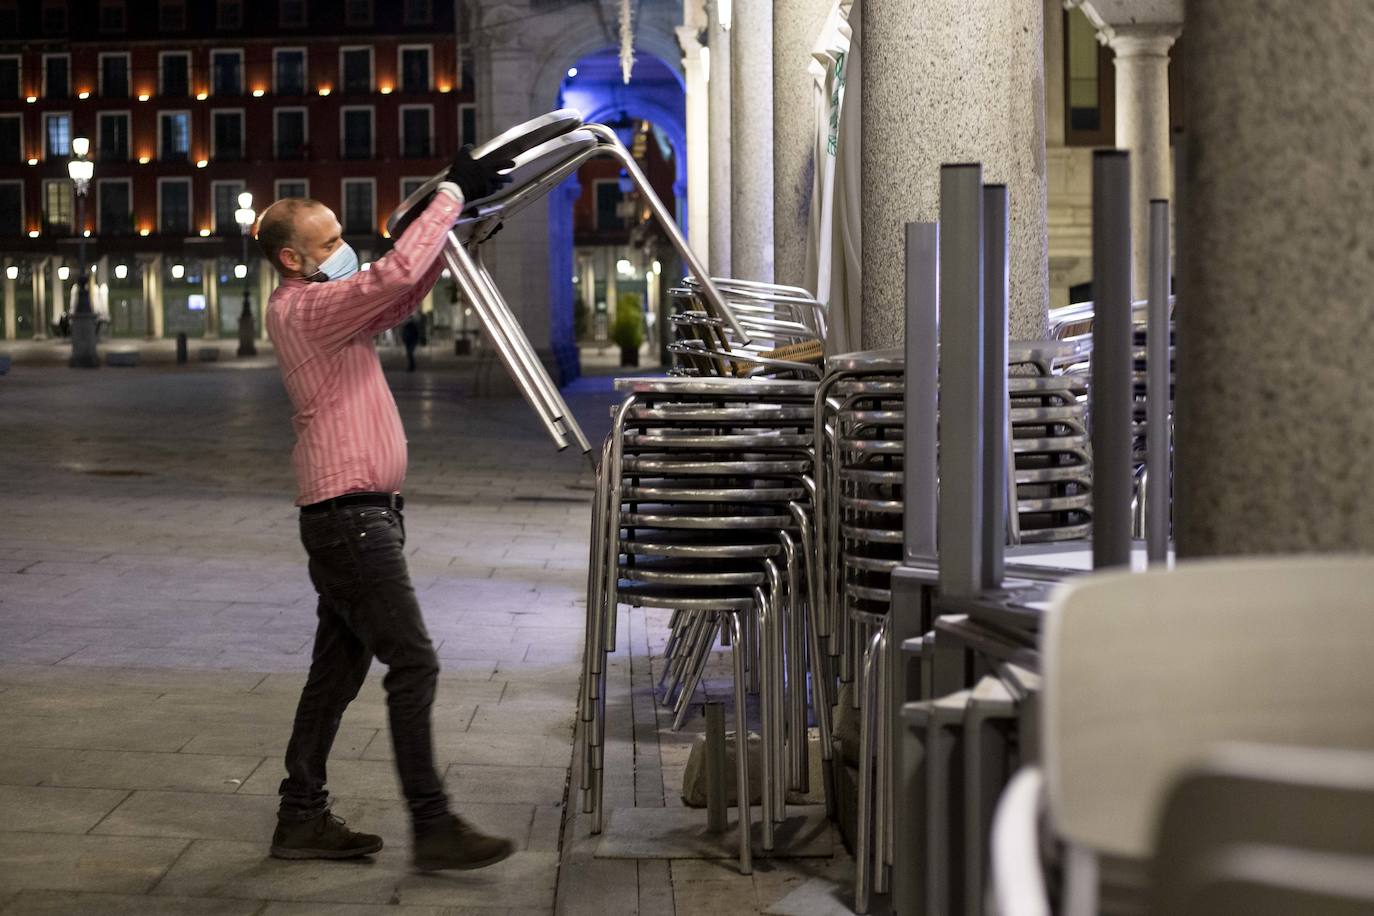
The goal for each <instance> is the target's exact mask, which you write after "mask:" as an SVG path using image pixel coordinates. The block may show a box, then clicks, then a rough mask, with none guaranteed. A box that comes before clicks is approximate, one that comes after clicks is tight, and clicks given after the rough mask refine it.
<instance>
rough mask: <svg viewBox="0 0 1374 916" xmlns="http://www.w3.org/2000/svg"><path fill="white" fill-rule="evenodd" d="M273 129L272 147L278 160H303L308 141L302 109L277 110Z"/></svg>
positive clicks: (306, 126)
mask: <svg viewBox="0 0 1374 916" xmlns="http://www.w3.org/2000/svg"><path fill="white" fill-rule="evenodd" d="M275 122H276V123H275V125H274V127H273V138H274V139H273V142H272V146H273V148H274V150H275V151H276V157H277V158H278V159H304V158H305V144H306V141H307V140H308V139H309V130H308V122H307V121H306V113H305V109H304V108H278V109H277V110H276V118H275Z"/></svg>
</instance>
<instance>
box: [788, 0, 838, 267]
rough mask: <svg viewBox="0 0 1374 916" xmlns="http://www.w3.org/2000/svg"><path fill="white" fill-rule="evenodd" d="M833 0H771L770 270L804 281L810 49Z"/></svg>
mask: <svg viewBox="0 0 1374 916" xmlns="http://www.w3.org/2000/svg"><path fill="white" fill-rule="evenodd" d="M831 5H832V0H773V275H774V277H775V278H776V280H777V282H779V283H785V284H788V285H790V286H805V285H806V284H805V280H806V236H807V232H808V230H809V228H810V227H809V225H808V224H809V221H810V217H811V184H812V180H813V178H814V176H815V172H816V163H815V147H816V119H815V118H814V117H813V116H812V112H813V111H814V110H815V105H816V103H815V99H814V97H813V96H814V90H813V88H812V87H813V86H814V85H815V80H814V78H813V77H812V76H811V70H810V64H811V49H812V48H813V47H815V44H816V39H817V38H819V37H820V34H821V29H822V28H823V27H824V26H825V20H826V17H827V16H828V15H830V7H831Z"/></svg>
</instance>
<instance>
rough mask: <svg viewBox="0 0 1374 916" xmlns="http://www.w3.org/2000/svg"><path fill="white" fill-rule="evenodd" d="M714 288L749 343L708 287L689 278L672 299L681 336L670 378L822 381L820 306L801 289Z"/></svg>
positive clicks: (719, 281) (736, 284) (724, 283)
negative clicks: (709, 294)
mask: <svg viewBox="0 0 1374 916" xmlns="http://www.w3.org/2000/svg"><path fill="white" fill-rule="evenodd" d="M713 282H714V285H715V287H716V289H717V290H719V291H720V293H721V295H722V297H724V299H725V301H726V302H727V303H728V306H729V309H730V311H731V312H732V313H733V314H734V315H735V318H736V321H737V323H738V325H739V326H740V327H741V328H742V329H743V330H744V331H745V332H746V334H747V335H748V339H741V335H738V334H736V333H734V331H733V329H732V327H731V325H730V323H729V322H728V321H727V320H726V318H725V317H724V316H723V315H721V314H719V312H718V310H717V309H716V307H715V305H714V304H713V303H712V302H711V300H710V299H709V298H708V297H706V296H705V295H704V293H705V289H704V287H703V285H702V284H701V283H700V282H699V281H697V280H696V279H695V278H692V277H687V278H686V279H684V280H683V283H682V286H680V287H678V288H676V289H672V290H669V293H668V295H669V301H670V303H672V305H673V308H674V312H673V314H672V316H671V317H670V319H669V320H670V321H671V322H672V325H673V328H674V331H675V333H676V336H677V339H676V340H674V341H673V342H672V343H670V344H669V345H668V350H669V352H670V353H672V354H673V355H674V359H675V360H676V362H677V365H676V366H675V367H674V369H673V370H672V372H671V374H674V375H688V376H710V375H721V376H727V377H756V376H761V375H767V376H772V377H779V376H786V377H793V378H811V379H819V378H820V375H821V369H820V361H821V354H822V345H821V341H822V340H823V339H824V337H825V307H824V306H823V305H822V304H821V303H819V302H817V301H816V299H815V298H814V297H813V296H811V295H810V294H809V293H807V292H806V290H804V289H799V288H797V287H791V286H779V285H776V284H770V283H756V282H750V281H744V280H736V279H726V278H720V277H716V278H714V280H713Z"/></svg>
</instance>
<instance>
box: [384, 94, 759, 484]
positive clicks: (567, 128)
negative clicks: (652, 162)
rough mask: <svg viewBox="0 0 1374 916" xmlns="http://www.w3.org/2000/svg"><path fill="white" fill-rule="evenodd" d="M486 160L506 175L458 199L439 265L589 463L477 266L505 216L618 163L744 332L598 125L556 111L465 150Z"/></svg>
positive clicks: (418, 196)
mask: <svg viewBox="0 0 1374 916" xmlns="http://www.w3.org/2000/svg"><path fill="white" fill-rule="evenodd" d="M489 156H490V157H493V158H495V159H497V160H503V159H509V160H513V161H514V162H515V168H514V169H512V170H511V171H510V173H509V176H510V179H511V181H510V183H509V184H508V185H507V186H506V187H504V188H502V189H501V190H499V191H497V192H496V193H495V194H492V195H491V196H489V197H486V198H483V199H481V200H473V201H467V202H465V204H464V207H463V213H462V216H461V217H460V218H459V220H458V223H457V224H456V225H455V226H454V228H453V229H452V231H450V232H449V235H448V241H447V243H446V244H445V246H444V250H443V258H444V262H445V264H446V265H447V267H448V268H449V270H450V271H451V272H452V274H453V277H454V280H455V281H456V282H457V283H458V288H459V289H460V290H461V291H462V293H463V297H464V298H465V299H466V300H467V301H468V302H469V303H470V304H471V305H472V307H473V309H474V310H475V311H476V312H477V316H478V319H479V320H480V321H481V323H482V327H483V330H484V331H485V332H486V335H487V339H488V340H490V341H491V343H492V346H493V348H494V349H495V350H496V354H497V356H498V357H499V358H500V360H501V363H502V365H504V366H505V368H506V371H507V372H508V373H509V374H510V377H511V379H512V380H513V381H514V382H515V384H516V387H517V388H518V389H519V390H520V393H521V394H522V395H523V396H524V398H525V400H526V402H528V403H529V405H530V406H531V407H532V408H533V409H534V412H535V414H536V415H538V417H539V419H540V421H541V422H542V423H543V424H544V428H545V429H546V430H547V431H548V433H549V436H550V437H551V438H552V439H553V441H554V444H555V445H556V446H557V447H558V449H559V450H560V451H561V450H562V449H564V448H567V447H568V444H569V439H571V440H572V441H573V442H575V443H576V444H577V446H578V448H579V449H581V450H582V453H583V454H584V455H586V456H587V457H588V459H589V460H590V461H592V463H593V464H595V462H596V456H595V455H594V454H593V452H592V448H591V444H590V443H589V442H588V441H587V437H586V436H585V435H583V433H582V429H581V427H579V426H578V424H577V421H576V419H574V418H573V416H572V412H571V411H570V410H569V409H568V405H567V403H566V402H564V400H563V397H562V395H560V394H559V393H558V387H557V386H556V385H555V384H554V383H553V380H552V379H551V378H550V377H549V374H548V371H547V370H546V369H545V368H544V366H543V364H542V363H541V362H540V361H539V358H538V356H537V355H536V354H535V351H534V347H533V346H532V345H531V344H530V342H529V338H527V337H526V336H525V333H524V331H523V330H522V329H521V327H520V324H519V322H518V321H516V319H515V316H514V315H513V314H512V313H511V310H510V306H509V305H508V304H507V303H506V300H505V297H504V296H502V295H501V291H500V290H499V289H497V287H496V283H495V281H494V280H493V278H492V276H491V272H490V271H489V270H488V269H487V268H486V265H485V264H483V262H482V257H481V245H482V243H483V242H485V241H486V240H488V239H489V238H491V237H492V235H493V234H495V232H496V230H497V229H499V228H500V226H501V224H502V223H503V222H504V221H505V220H506V219H507V218H508V217H510V216H512V215H514V214H515V213H517V212H519V211H520V210H521V209H523V208H524V207H527V206H529V205H530V204H531V203H533V202H535V201H536V200H539V199H540V198H542V197H543V196H544V195H545V194H547V193H548V192H549V191H551V190H552V189H553V188H555V187H557V186H558V184H559V183H560V182H562V181H563V180H564V179H565V178H567V177H568V176H569V175H571V174H573V173H574V172H576V171H577V169H578V168H579V167H580V166H581V165H582V163H584V162H586V161H587V160H588V159H590V158H592V157H594V156H611V157H613V158H615V159H617V160H618V161H619V162H620V164H621V166H622V167H623V168H624V169H625V171H626V172H627V173H628V174H629V176H630V180H631V181H633V182H634V183H635V185H636V187H637V188H638V189H639V191H640V193H641V194H642V195H643V196H644V199H645V201H646V202H647V203H648V204H649V207H650V209H651V210H652V212H653V213H654V216H655V217H656V218H657V219H658V221H659V223H660V224H661V226H662V228H663V230H664V233H665V234H666V235H667V237H668V239H669V241H670V242H671V243H672V244H673V246H674V247H675V248H676V249H677V251H678V253H679V254H680V255H681V256H682V259H683V262H684V263H685V264H686V265H687V267H688V269H689V270H690V271H691V272H692V274H693V276H695V277H696V278H697V279H698V281H699V282H700V284H701V289H702V295H703V296H704V297H705V298H706V299H707V300H708V301H710V302H711V303H712V305H713V306H714V308H715V309H716V312H717V314H719V315H722V316H724V318H725V320H726V321H727V323H728V324H729V325H730V327H731V329H732V330H733V331H734V332H735V333H736V335H737V336H738V337H739V338H741V339H744V340H746V341H747V340H748V339H749V335H748V334H747V333H746V332H745V330H744V328H743V327H741V326H740V324H739V322H738V320H737V319H736V318H735V317H734V313H733V312H732V311H731V308H730V306H729V304H727V303H726V301H725V300H724V299H723V298H722V296H721V294H720V292H719V291H718V290H717V289H716V287H715V285H714V283H712V281H711V279H710V277H709V275H708V274H707V273H706V270H705V268H704V267H703V266H702V264H701V263H700V261H699V260H698V259H697V257H696V255H695V254H693V253H692V250H691V249H690V248H689V247H688V245H687V242H686V240H685V239H684V238H683V237H682V233H681V232H680V231H678V228H677V226H676V224H675V223H674V222H673V220H672V218H671V216H670V215H669V212H668V210H667V209H666V208H665V207H664V206H663V203H662V201H660V200H659V199H658V196H657V195H656V194H655V193H654V191H653V188H652V187H651V186H650V185H649V181H648V179H647V178H646V177H645V176H644V173H643V172H642V171H641V170H640V168H639V165H638V164H637V163H636V162H635V160H634V157H633V156H631V155H630V152H629V151H628V150H627V149H625V146H624V145H623V144H622V143H621V142H620V140H619V138H618V137H617V136H616V134H615V131H613V130H611V129H610V128H608V127H606V126H604V125H601V124H585V125H584V124H583V123H582V117H581V115H579V114H578V113H577V112H576V111H573V110H571V109H560V110H558V111H552V112H549V113H548V114H545V115H541V116H539V117H537V118H534V119H532V120H530V121H526V122H525V123H523V124H519V125H517V126H515V127H512V128H511V129H509V130H507V131H506V132H505V133H502V134H501V135H499V136H497V137H494V138H493V139H491V140H488V141H487V142H486V143H483V144H481V145H480V146H477V147H475V148H474V149H473V150H472V157H473V158H474V159H484V158H486V157H489ZM445 175H446V172H440V173H439V174H437V175H435V176H434V177H432V178H430V179H429V180H428V181H426V182H425V183H424V184H422V185H421V186H420V187H419V188H417V189H416V190H415V191H414V192H413V193H412V194H411V195H410V196H409V197H407V198H406V199H405V200H404V201H402V202H401V204H400V206H398V207H397V208H396V209H395V210H394V211H393V212H392V214H391V216H390V218H389V219H388V220H387V228H388V230H392V229H394V228H395V226H396V224H397V222H398V221H399V220H400V219H401V218H402V217H404V216H405V214H406V213H408V212H409V211H410V210H411V209H412V208H413V207H415V206H418V205H420V204H421V203H422V202H423V201H425V200H426V199H427V198H428V197H429V195H430V194H432V193H433V192H434V190H435V188H437V187H438V185H439V182H441V181H443V180H444V177H445Z"/></svg>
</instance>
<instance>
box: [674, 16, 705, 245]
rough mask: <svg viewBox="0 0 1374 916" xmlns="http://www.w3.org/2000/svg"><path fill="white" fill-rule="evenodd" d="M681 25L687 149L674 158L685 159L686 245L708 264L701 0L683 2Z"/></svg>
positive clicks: (678, 34)
mask: <svg viewBox="0 0 1374 916" xmlns="http://www.w3.org/2000/svg"><path fill="white" fill-rule="evenodd" d="M682 22H683V24H682V25H681V26H680V27H679V28H678V29H677V40H678V44H679V45H680V46H681V47H682V73H683V80H684V82H685V83H686V86H687V91H686V101H687V149H686V150H685V151H683V150H678V151H677V155H679V156H681V155H685V156H686V157H687V243H688V244H689V245H691V246H692V251H694V252H696V256H697V257H698V258H701V260H702V261H704V262H706V264H707V265H710V263H711V179H710V169H711V166H710V161H711V155H710V143H711V137H710V129H711V128H710V112H711V106H710V102H709V99H708V98H707V95H708V93H709V92H710V84H709V81H708V80H707V74H706V68H705V67H703V66H702V59H701V52H702V49H703V48H704V47H705V45H703V44H702V43H701V37H702V33H703V32H704V31H705V30H706V27H707V16H706V7H705V4H704V3H703V2H702V0H684V2H683V5H682ZM708 56H709V55H708Z"/></svg>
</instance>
